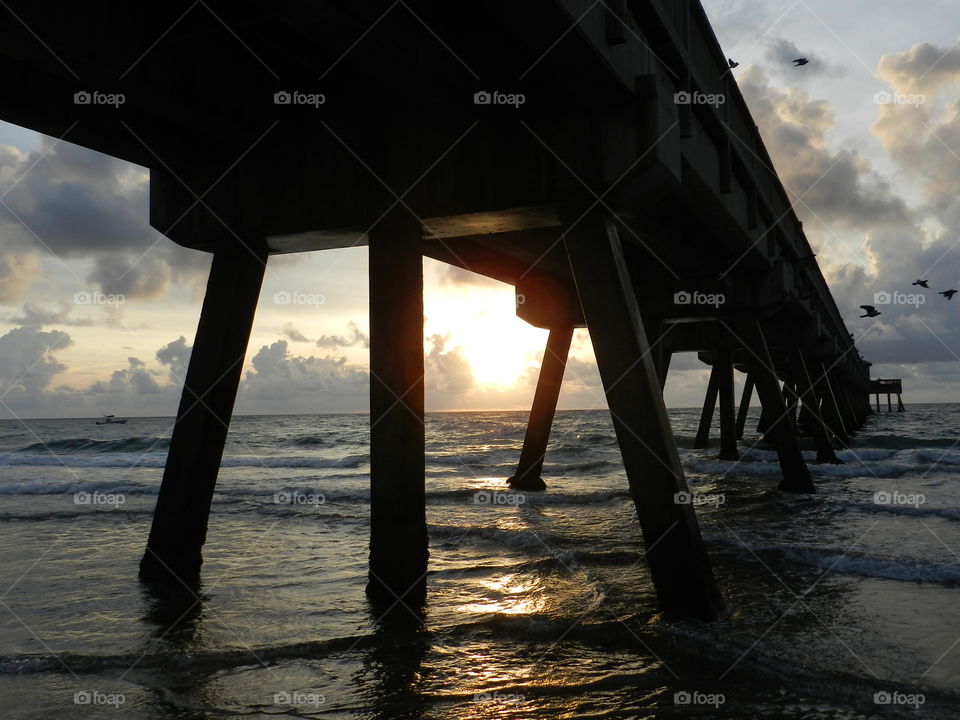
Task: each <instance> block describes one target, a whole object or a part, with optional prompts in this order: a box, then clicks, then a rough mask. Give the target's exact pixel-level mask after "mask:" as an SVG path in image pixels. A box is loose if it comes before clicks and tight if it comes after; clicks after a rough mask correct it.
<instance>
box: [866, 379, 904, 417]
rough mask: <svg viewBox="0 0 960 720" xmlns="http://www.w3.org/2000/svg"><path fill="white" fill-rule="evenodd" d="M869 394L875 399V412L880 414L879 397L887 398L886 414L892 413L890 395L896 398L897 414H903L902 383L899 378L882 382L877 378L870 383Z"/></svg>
mask: <svg viewBox="0 0 960 720" xmlns="http://www.w3.org/2000/svg"><path fill="white" fill-rule="evenodd" d="M870 394H871V395H875V396H876V398H877V412H880V396H881V395H886V396H887V412H893V403H892V402H891V400H890V397H891V396H892V395H896V396H897V412H903V399H902V397H901V396H902V394H903V382H902V381H901V380H900V378H896V379H888V380H884V379H882V378H877V379H876V380H871V381H870Z"/></svg>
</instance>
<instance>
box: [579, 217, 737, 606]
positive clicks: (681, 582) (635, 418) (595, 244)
mask: <svg viewBox="0 0 960 720" xmlns="http://www.w3.org/2000/svg"><path fill="white" fill-rule="evenodd" d="M568 217H572V218H579V217H581V213H580V212H573V213H571V214H570V215H569V216H568ZM615 222H616V220H615V218H614V217H612V216H610V215H607V214H606V213H604V212H603V211H601V210H600V209H593V210H591V211H589V212H588V213H587V214H586V215H585V216H584V217H583V218H582V219H581V220H580V221H579V222H576V223H574V225H573V226H572V227H571V228H570V229H568V230H566V231H565V233H564V243H565V245H566V250H567V254H568V256H569V259H570V267H571V269H572V271H573V277H574V280H575V282H576V286H577V293H578V295H579V297H580V304H581V306H582V308H583V313H584V318H585V319H586V322H587V328H588V329H589V331H590V339H591V341H592V342H593V349H594V353H595V355H596V357H597V364H598V366H599V369H600V378H601V380H602V382H603V389H604V392H605V394H606V398H607V404H608V405H609V407H610V414H611V415H612V417H613V426H614V429H615V430H616V434H617V440H618V442H619V444H620V453H621V456H622V458H623V465H624V469H625V471H626V475H627V481H628V482H629V484H630V493H631V495H632V496H633V501H634V505H635V506H636V509H637V517H638V518H639V520H640V527H641V529H642V531H643V538H644V542H645V543H646V547H647V562H648V563H649V566H650V573H651V576H652V579H653V584H654V587H655V588H656V591H657V597H658V599H659V602H660V606H661V607H662V608H663V609H664V611H666V612H667V613H668V614H672V615H681V616H687V617H698V618H713V617H716V615H717V613H718V612H719V611H720V608H721V600H720V594H719V591H718V590H717V587H716V584H715V582H714V578H713V571H712V570H711V568H710V562H709V559H708V558H707V553H706V549H705V548H704V545H703V539H702V538H701V536H700V528H699V527H698V525H697V519H696V516H695V515H694V512H693V506H692V505H691V504H689V503H684V502H683V499H684V498H688V497H689V495H688V494H687V493H688V490H687V483H686V480H685V479H684V476H683V468H682V467H681V466H680V456H679V454H678V453H677V447H676V444H675V442H674V438H673V432H672V430H671V428H670V422H669V420H668V418H667V411H666V408H665V407H664V404H663V394H662V392H661V391H660V378H659V377H658V376H657V372H656V369H655V367H654V363H653V358H651V357H650V347H649V345H648V343H647V336H646V333H645V331H644V327H643V321H642V320H641V318H640V309H639V307H638V304H637V296H636V294H635V292H634V289H633V286H632V283H631V280H630V275H629V272H628V270H627V261H626V259H625V257H624V248H623V245H622V244H621V241H620V238H619V236H618V234H617V230H616V225H615ZM678 493H682V495H679V497H678Z"/></svg>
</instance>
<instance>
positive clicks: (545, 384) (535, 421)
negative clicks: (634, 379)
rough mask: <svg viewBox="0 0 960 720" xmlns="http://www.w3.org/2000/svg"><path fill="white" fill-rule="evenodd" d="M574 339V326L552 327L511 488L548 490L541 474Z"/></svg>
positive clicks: (508, 481) (510, 481)
mask: <svg viewBox="0 0 960 720" xmlns="http://www.w3.org/2000/svg"><path fill="white" fill-rule="evenodd" d="M572 339H573V326H572V325H565V326H561V327H555V328H552V329H551V330H550V335H549V336H548V337H547V348H546V350H544V353H543V363H542V364H541V366H540V379H539V380H538V381H537V392H536V394H535V395H534V397H533V408H532V409H531V411H530V419H529V421H528V422H527V434H526V436H525V437H524V439H523V450H521V451H520V462H519V464H518V465H517V471H516V473H514V475H513V477H511V478H510V479H509V480H507V483H508V484H509V485H510V487H514V488H518V489H521V490H545V489H546V487H547V485H546V483H545V482H543V478H542V477H540V473H541V472H542V471H543V459H544V456H545V455H546V452H547V443H548V442H549V440H550V428H551V427H552V426H553V416H554V414H555V413H556V411H557V399H558V398H559V397H560V386H561V385H562V384H563V371H564V368H565V367H566V365H567V355H569V354H570V342H571V340H572Z"/></svg>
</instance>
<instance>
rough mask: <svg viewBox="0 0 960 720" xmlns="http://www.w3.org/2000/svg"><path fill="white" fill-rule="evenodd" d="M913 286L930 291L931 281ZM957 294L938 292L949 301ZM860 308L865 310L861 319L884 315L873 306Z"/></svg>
mask: <svg viewBox="0 0 960 720" xmlns="http://www.w3.org/2000/svg"><path fill="white" fill-rule="evenodd" d="M911 285H916V286H917V287H922V288H926V289H927V290H929V289H930V281H929V280H916V281H914V282H913V283H911ZM957 292H960V291H957V290H942V291H940V292H938V293H937V295H942V296H943V297H945V298H946V299H947V300H953V296H954V295H956V294H957ZM860 308H861V309H862V310H863V312H864V314H863V315H861V316H860V317H862V318H875V317H877V316H878V315H882V314H883V313H881V312H880V311H879V310H877V308H876V307H874V306H873V305H861V306H860Z"/></svg>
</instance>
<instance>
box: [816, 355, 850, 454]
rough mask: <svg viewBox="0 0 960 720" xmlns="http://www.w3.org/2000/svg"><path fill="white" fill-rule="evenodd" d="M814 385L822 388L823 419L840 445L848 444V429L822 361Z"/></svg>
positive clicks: (821, 405)
mask: <svg viewBox="0 0 960 720" xmlns="http://www.w3.org/2000/svg"><path fill="white" fill-rule="evenodd" d="M816 372H817V373H818V377H817V381H816V385H817V386H818V387H820V388H822V395H823V397H822V398H821V402H820V407H821V408H822V412H823V416H824V419H825V420H826V421H827V422H828V424H829V425H830V429H831V430H833V434H834V435H835V436H836V437H837V438H838V439H839V440H840V443H841V444H842V445H848V444H849V442H850V431H848V430H847V424H846V422H844V419H843V413H842V412H840V403H839V401H838V400H837V395H836V393H835V392H834V391H833V383H832V382H831V381H830V373H829V371H828V370H827V368H826V366H825V365H824V364H823V363H820V369H819V370H817V371H816Z"/></svg>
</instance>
